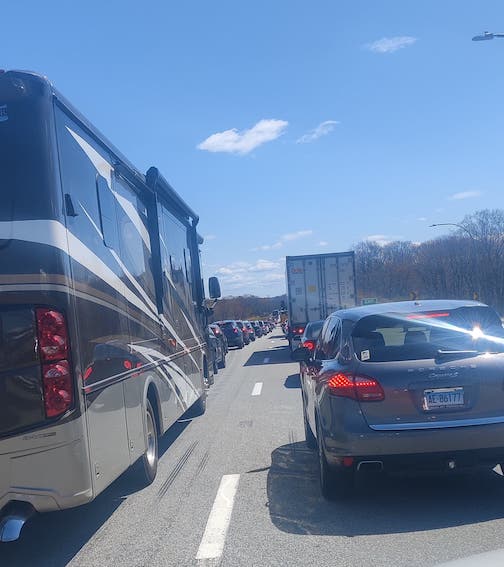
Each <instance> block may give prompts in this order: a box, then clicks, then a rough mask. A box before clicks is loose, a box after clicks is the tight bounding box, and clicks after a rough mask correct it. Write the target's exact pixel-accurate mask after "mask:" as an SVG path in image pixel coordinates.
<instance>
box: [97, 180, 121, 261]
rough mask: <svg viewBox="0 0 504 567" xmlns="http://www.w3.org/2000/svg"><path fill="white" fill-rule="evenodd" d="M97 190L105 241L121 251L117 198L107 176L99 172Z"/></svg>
mask: <svg viewBox="0 0 504 567" xmlns="http://www.w3.org/2000/svg"><path fill="white" fill-rule="evenodd" d="M96 192H97V195H98V206H99V209H100V228H101V231H102V234H103V242H104V243H105V245H106V246H108V247H109V248H112V249H113V250H115V251H119V238H118V234H117V215H116V208H115V198H114V195H113V194H112V191H111V189H110V187H109V186H108V183H107V181H106V180H105V178H104V177H102V176H101V175H98V174H97V176H96Z"/></svg>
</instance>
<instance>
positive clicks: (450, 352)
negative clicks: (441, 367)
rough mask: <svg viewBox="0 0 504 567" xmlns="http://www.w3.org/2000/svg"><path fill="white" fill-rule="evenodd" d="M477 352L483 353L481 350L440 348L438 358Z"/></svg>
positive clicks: (468, 354) (474, 354)
mask: <svg viewBox="0 0 504 567" xmlns="http://www.w3.org/2000/svg"><path fill="white" fill-rule="evenodd" d="M477 354H482V352H481V351H479V350H441V349H438V350H437V352H436V358H442V357H445V356H448V357H450V356H453V357H458V356H476V355H477Z"/></svg>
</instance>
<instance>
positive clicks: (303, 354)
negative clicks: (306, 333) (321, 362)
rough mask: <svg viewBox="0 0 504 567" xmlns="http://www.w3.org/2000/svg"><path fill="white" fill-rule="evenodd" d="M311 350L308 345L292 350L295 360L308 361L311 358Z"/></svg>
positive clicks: (292, 356)
mask: <svg viewBox="0 0 504 567" xmlns="http://www.w3.org/2000/svg"><path fill="white" fill-rule="evenodd" d="M311 356H312V354H311V350H310V349H309V348H306V347H299V348H297V349H296V350H294V351H292V354H291V358H292V360H294V361H295V362H308V361H309V360H310V359H311Z"/></svg>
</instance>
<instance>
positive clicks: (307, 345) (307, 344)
mask: <svg viewBox="0 0 504 567" xmlns="http://www.w3.org/2000/svg"><path fill="white" fill-rule="evenodd" d="M301 346H304V347H305V348H307V349H308V350H315V341H311V340H307V341H303V344H302V345H301Z"/></svg>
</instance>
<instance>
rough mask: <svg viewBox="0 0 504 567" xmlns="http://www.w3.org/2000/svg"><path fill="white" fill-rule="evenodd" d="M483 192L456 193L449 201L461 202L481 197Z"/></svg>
mask: <svg viewBox="0 0 504 567" xmlns="http://www.w3.org/2000/svg"><path fill="white" fill-rule="evenodd" d="M480 195H481V191H461V192H460V193H454V194H453V195H450V196H449V197H448V199H450V201H460V200H461V199H473V198H474V197H479V196H480Z"/></svg>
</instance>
